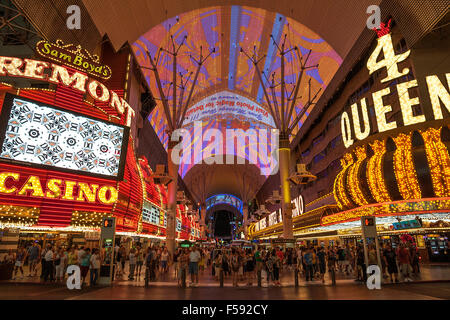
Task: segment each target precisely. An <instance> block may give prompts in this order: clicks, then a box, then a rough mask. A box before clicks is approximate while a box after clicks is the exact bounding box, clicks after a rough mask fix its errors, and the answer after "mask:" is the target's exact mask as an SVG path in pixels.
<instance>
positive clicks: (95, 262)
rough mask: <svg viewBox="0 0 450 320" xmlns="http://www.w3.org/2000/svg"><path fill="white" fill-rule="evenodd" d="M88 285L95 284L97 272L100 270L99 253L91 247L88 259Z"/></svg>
mask: <svg viewBox="0 0 450 320" xmlns="http://www.w3.org/2000/svg"><path fill="white" fill-rule="evenodd" d="M90 267H91V270H90V281H89V284H90V286H91V287H92V286H95V285H96V284H97V279H98V274H99V272H100V254H99V251H98V249H92V255H91V259H90Z"/></svg>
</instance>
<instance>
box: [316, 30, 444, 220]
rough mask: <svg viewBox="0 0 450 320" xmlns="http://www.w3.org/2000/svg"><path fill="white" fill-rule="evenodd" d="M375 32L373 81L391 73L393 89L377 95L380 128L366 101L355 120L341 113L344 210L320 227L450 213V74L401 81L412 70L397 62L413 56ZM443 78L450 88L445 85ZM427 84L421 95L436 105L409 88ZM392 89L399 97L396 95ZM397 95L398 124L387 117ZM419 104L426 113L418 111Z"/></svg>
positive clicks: (339, 190) (338, 186)
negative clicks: (382, 72)
mask: <svg viewBox="0 0 450 320" xmlns="http://www.w3.org/2000/svg"><path fill="white" fill-rule="evenodd" d="M377 33H378V36H379V37H378V39H377V44H376V47H375V49H374V51H373V52H372V54H371V55H370V57H369V58H368V61H367V69H368V71H369V74H373V73H374V72H376V71H378V70H385V71H386V73H385V75H386V77H384V78H382V79H381V80H380V83H381V84H383V83H386V84H389V85H390V86H388V87H386V88H384V89H381V90H378V91H376V92H373V93H372V94H371V96H372V100H373V108H374V112H373V113H371V114H373V116H374V117H375V119H374V120H375V121H370V119H369V112H368V102H367V99H366V98H363V99H361V100H360V103H359V105H360V107H359V106H358V104H357V103H354V104H352V105H351V106H350V109H351V117H350V116H349V112H347V111H345V112H343V113H342V117H341V130H342V138H343V141H344V145H345V147H346V148H348V149H347V152H346V153H345V154H344V155H343V157H342V159H341V166H342V170H341V171H340V172H339V173H338V174H337V176H336V178H335V180H334V185H333V193H334V197H335V200H336V203H337V205H338V207H339V209H340V210H341V211H340V212H338V213H336V214H333V215H330V216H324V217H322V219H321V224H322V225H328V224H335V223H341V222H345V221H354V220H358V219H359V218H360V217H361V216H365V215H375V216H376V215H380V216H384V215H395V216H397V215H404V214H411V213H414V214H421V213H427V212H437V211H439V212H443V211H448V210H450V202H449V198H450V156H449V148H450V121H449V120H450V119H449V118H448V115H449V114H450V94H449V90H448V87H449V86H450V73H445V70H443V71H444V73H441V74H440V75H428V76H426V77H425V79H424V80H422V81H418V80H417V79H412V80H410V79H408V80H409V81H402V79H405V76H406V75H410V71H409V69H408V68H404V69H403V70H401V71H400V69H399V63H401V62H404V61H406V60H407V58H408V57H409V55H410V53H411V51H410V50H408V51H406V52H403V53H401V54H396V53H395V52H394V46H393V43H392V38H391V34H390V33H389V30H388V28H386V27H383V28H382V29H381V30H380V31H377ZM381 54H382V55H381ZM380 55H381V58H380ZM379 58H380V59H379ZM377 59H378V60H377ZM443 75H444V76H445V78H446V82H447V83H446V84H445V83H443V81H441V79H440V78H439V76H440V77H441V78H442V76H443ZM422 85H424V86H426V89H427V90H422V91H420V92H426V93H427V94H428V97H427V98H428V99H429V102H430V104H427V103H424V102H421V101H420V99H419V97H418V96H415V97H413V96H412V94H411V91H410V89H414V90H413V91H414V92H418V91H417V88H418V87H419V86H422ZM392 88H396V90H393V92H391V89H392ZM395 91H396V94H395ZM391 94H394V95H393V96H391V100H390V101H391V103H392V104H393V105H394V101H395V100H397V101H398V106H399V108H398V109H399V116H398V118H397V119H393V118H392V116H388V114H389V113H391V114H392V111H393V105H392V106H391V105H388V104H385V103H384V102H383V98H384V97H387V96H388V95H391ZM392 98H393V99H392ZM421 99H423V97H421ZM416 105H417V106H420V107H421V109H422V112H417V109H415V110H414V111H413V109H414V106H416ZM371 122H372V123H376V126H377V127H378V130H374V128H371V125H370V124H371ZM371 133H373V134H372V135H371ZM355 139H356V140H357V141H356V140H355ZM350 147H351V148H350Z"/></svg>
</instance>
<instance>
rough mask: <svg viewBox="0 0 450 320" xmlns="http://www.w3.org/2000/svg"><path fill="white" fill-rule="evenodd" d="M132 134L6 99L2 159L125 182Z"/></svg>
mask: <svg viewBox="0 0 450 320" xmlns="http://www.w3.org/2000/svg"><path fill="white" fill-rule="evenodd" d="M128 135H129V128H127V127H124V126H120V125H117V124H112V123H108V122H103V121H101V120H96V119H94V118H88V117H86V116H83V115H80V114H74V113H71V112H68V111H63V110H62V109H59V108H56V107H53V106H49V105H45V104H43V103H40V102H36V101H33V100H29V99H25V98H22V97H18V96H14V95H10V94H8V95H7V96H6V98H5V101H4V103H3V108H2V113H1V116H0V145H1V146H2V149H1V153H0V159H3V160H12V161H19V162H25V163H30V164H34V165H37V166H39V167H46V168H47V169H55V168H57V169H63V170H71V171H77V172H82V173H87V174H91V175H98V176H102V177H108V178H117V179H122V177H123V171H124V167H125V156H126V147H127V142H128Z"/></svg>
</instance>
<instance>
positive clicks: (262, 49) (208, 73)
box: [132, 6, 342, 148]
mask: <svg viewBox="0 0 450 320" xmlns="http://www.w3.org/2000/svg"><path fill="white" fill-rule="evenodd" d="M170 35H173V37H174V40H175V43H176V44H180V43H181V42H182V41H183V39H184V37H185V36H187V39H186V41H185V45H184V47H183V48H182V49H181V51H180V53H179V54H178V57H177V63H178V66H177V71H178V72H180V73H182V74H183V75H185V76H186V77H187V74H188V73H189V72H191V71H195V68H196V64H195V62H193V60H192V59H191V57H190V55H192V56H193V57H196V58H198V54H199V51H200V46H202V47H203V54H204V55H206V54H207V53H208V50H209V49H211V48H215V52H214V53H212V55H211V56H210V57H209V59H208V60H207V61H206V63H205V64H204V65H203V66H202V68H201V70H200V75H199V78H198V81H197V85H196V87H195V91H194V96H193V99H192V100H191V103H190V105H191V106H192V105H194V104H196V103H198V102H199V101H200V100H202V99H205V98H207V97H209V96H211V95H213V94H215V93H218V92H222V91H227V92H232V93H234V94H236V95H240V96H242V97H243V99H244V98H245V99H250V100H252V101H253V102H255V104H259V105H260V106H261V107H263V108H265V109H266V110H268V109H267V107H266V106H265V105H266V103H265V100H264V96H263V90H262V86H261V85H260V83H259V80H258V77H257V75H256V73H255V68H254V66H253V64H252V62H251V61H250V60H249V59H248V58H247V57H246V56H245V55H244V54H242V53H240V48H241V47H242V48H243V49H244V50H245V51H247V52H249V53H252V52H253V51H254V50H256V53H257V56H258V57H263V56H265V58H263V60H262V61H261V62H260V63H259V64H258V65H259V67H260V69H261V70H262V71H264V73H265V74H266V75H267V76H268V77H269V76H270V75H271V74H272V73H273V72H276V76H275V81H278V82H279V74H280V66H281V63H280V58H279V56H278V55H277V48H276V45H275V44H274V43H273V41H272V40H271V39H270V35H273V37H274V39H275V41H277V42H278V43H279V42H280V41H282V39H284V37H285V35H286V47H294V46H298V48H299V50H300V55H301V56H303V59H304V58H305V56H306V55H307V54H308V52H309V50H310V49H311V54H310V57H309V60H308V66H310V65H316V64H318V65H319V66H318V67H317V68H311V69H308V70H307V71H305V74H304V75H303V78H302V83H301V87H300V91H299V97H301V98H300V99H298V103H297V105H296V107H295V111H294V112H293V115H292V118H291V119H292V120H293V119H294V118H295V116H296V114H297V113H299V112H300V110H301V109H302V107H303V105H304V104H305V103H306V102H307V99H308V86H307V84H308V81H309V79H311V92H316V91H317V89H318V88H319V87H322V91H321V92H323V91H324V89H325V87H326V86H327V85H328V83H329V82H330V80H331V79H332V77H333V76H334V74H335V73H336V71H337V69H338V68H339V66H340V65H341V63H342V59H341V57H340V56H339V55H338V54H337V53H336V52H335V51H334V50H333V48H332V47H331V46H330V45H329V44H328V43H327V42H326V41H325V40H324V39H322V38H321V37H320V36H319V35H317V34H316V33H314V32H313V31H312V30H310V29H309V28H308V27H306V26H305V25H302V24H301V23H299V22H297V21H295V20H293V19H291V18H289V17H285V16H284V15H282V14H278V13H274V12H269V11H266V10H264V9H258V8H252V7H246V6H218V7H209V8H203V9H198V10H193V11H190V12H186V13H183V14H181V15H179V16H177V17H172V18H170V19H167V20H166V21H164V22H163V23H161V24H160V25H158V26H156V27H154V28H152V29H150V30H149V31H148V32H147V33H145V34H144V35H142V36H141V37H139V39H138V40H137V41H136V42H135V43H134V44H133V45H132V47H133V50H134V53H135V55H136V57H137V60H138V62H139V64H140V65H141V66H142V67H145V68H150V67H151V65H150V61H149V58H148V56H147V54H146V51H149V52H150V54H151V55H152V57H155V55H156V54H157V51H158V49H159V48H164V49H168V48H172V47H171V40H170ZM285 57H286V60H285V61H286V72H285V79H286V82H287V83H288V84H289V85H288V87H287V90H289V91H290V90H292V89H293V87H294V85H295V81H296V78H297V75H298V71H299V66H300V61H299V59H298V56H297V55H296V53H295V50H293V51H291V52H290V53H289V54H287V55H286V56H285ZM145 68H143V69H142V71H143V73H144V75H145V77H146V80H147V82H148V83H149V85H150V88H151V90H152V92H153V93H154V94H155V96H156V97H157V98H160V97H159V94H158V88H157V86H156V81H155V78H154V75H153V73H152V71H151V70H150V69H145ZM172 68H173V63H172V57H171V56H170V55H168V54H167V53H165V52H163V51H162V52H161V56H160V59H159V65H158V70H159V74H160V77H161V82H162V84H163V86H164V87H165V90H164V91H165V92H166V93H169V94H167V96H168V100H169V104H170V105H171V99H172V95H171V94H170V83H171V81H172ZM277 76H278V79H277ZM192 78H193V77H191V81H192ZM187 87H188V88H189V87H190V84H188V85H187ZM186 95H187V94H186ZM186 95H185V96H186ZM313 107H314V105H312V106H310V108H309V109H308V110H306V112H305V114H304V115H303V117H302V119H301V120H300V122H299V124H298V126H297V128H296V129H295V130H294V132H293V134H294V135H295V134H296V133H297V131H298V129H299V128H300V127H301V125H302V124H303V123H304V121H305V119H306V117H307V116H308V115H309V113H310V112H311V110H312V108H313ZM210 120H212V119H210ZM292 120H291V121H292ZM149 121H150V122H151V124H152V126H153V127H154V129H155V131H156V133H157V135H158V137H159V138H160V140H161V142H162V143H163V145H164V146H165V147H166V148H167V145H168V136H167V134H166V133H165V130H166V127H167V123H166V121H165V117H164V109H163V106H162V103H161V101H159V100H158V106H157V107H156V108H155V110H154V111H153V112H152V114H151V115H150V116H149ZM205 122H206V123H205ZM203 123H204V125H208V119H203Z"/></svg>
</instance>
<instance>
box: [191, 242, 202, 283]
mask: <svg viewBox="0 0 450 320" xmlns="http://www.w3.org/2000/svg"><path fill="white" fill-rule="evenodd" d="M200 258H201V256H200V252H199V251H198V249H197V246H194V247H193V248H192V250H191V253H190V254H189V273H190V275H191V286H192V287H196V286H198V262H199V261H200Z"/></svg>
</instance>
